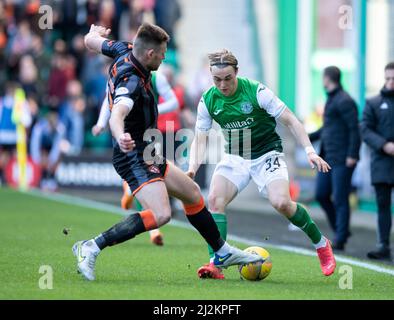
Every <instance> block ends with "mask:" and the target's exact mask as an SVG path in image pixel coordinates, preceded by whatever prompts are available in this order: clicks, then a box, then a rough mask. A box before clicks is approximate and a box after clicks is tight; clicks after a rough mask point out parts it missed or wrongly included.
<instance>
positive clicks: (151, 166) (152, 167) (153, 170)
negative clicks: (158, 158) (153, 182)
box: [148, 164, 160, 173]
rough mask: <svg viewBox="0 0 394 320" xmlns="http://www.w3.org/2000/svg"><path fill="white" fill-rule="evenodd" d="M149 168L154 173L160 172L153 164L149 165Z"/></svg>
mask: <svg viewBox="0 0 394 320" xmlns="http://www.w3.org/2000/svg"><path fill="white" fill-rule="evenodd" d="M148 170H149V171H150V172H152V173H160V169H159V168H158V167H156V166H155V165H153V164H152V165H150V166H149V167H148Z"/></svg>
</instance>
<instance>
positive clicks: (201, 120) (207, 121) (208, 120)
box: [196, 98, 212, 131]
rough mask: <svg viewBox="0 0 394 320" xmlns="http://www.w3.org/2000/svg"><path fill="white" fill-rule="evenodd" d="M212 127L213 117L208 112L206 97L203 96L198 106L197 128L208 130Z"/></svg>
mask: <svg viewBox="0 0 394 320" xmlns="http://www.w3.org/2000/svg"><path fill="white" fill-rule="evenodd" d="M211 128H212V117H211V115H210V114H209V112H208V108H207V106H206V104H205V101H204V98H201V100H200V102H199V104H198V107H197V121H196V130H199V131H208V130H209V129H211Z"/></svg>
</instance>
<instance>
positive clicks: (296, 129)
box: [279, 107, 331, 172]
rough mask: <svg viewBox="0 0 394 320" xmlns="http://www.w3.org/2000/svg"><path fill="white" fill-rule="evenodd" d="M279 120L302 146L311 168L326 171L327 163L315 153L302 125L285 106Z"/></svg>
mask: <svg viewBox="0 0 394 320" xmlns="http://www.w3.org/2000/svg"><path fill="white" fill-rule="evenodd" d="M279 121H280V122H281V123H282V124H284V125H285V126H287V127H288V128H289V129H290V131H291V133H292V134H293V135H294V137H295V138H296V139H297V140H298V142H299V143H300V144H301V145H302V146H303V147H304V149H305V152H306V154H307V157H308V161H309V164H310V165H311V167H312V169H314V168H315V167H317V169H318V170H319V171H322V172H328V171H329V170H330V169H331V167H330V166H329V164H328V163H327V162H326V161H324V160H323V159H322V158H321V157H319V156H318V155H317V153H316V151H315V149H314V148H313V146H312V143H311V141H310V140H309V137H308V134H307V133H306V131H305V129H304V126H303V125H302V123H301V122H300V121H299V120H298V119H297V117H296V116H295V115H294V114H293V113H292V112H291V111H290V110H289V109H288V108H287V107H286V109H285V110H284V111H283V113H282V114H281V115H280V117H279Z"/></svg>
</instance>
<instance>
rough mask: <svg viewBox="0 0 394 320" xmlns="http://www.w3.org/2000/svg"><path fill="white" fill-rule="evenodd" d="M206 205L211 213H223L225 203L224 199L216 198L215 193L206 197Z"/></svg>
mask: <svg viewBox="0 0 394 320" xmlns="http://www.w3.org/2000/svg"><path fill="white" fill-rule="evenodd" d="M208 204H209V210H210V211H211V212H223V211H224V209H225V208H226V205H227V201H226V199H225V198H224V197H220V196H217V195H216V194H215V193H210V194H209V196H208Z"/></svg>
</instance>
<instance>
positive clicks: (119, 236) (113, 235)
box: [94, 213, 146, 250]
mask: <svg viewBox="0 0 394 320" xmlns="http://www.w3.org/2000/svg"><path fill="white" fill-rule="evenodd" d="M145 231H146V229H145V226H144V223H143V221H142V218H141V216H140V214H139V213H134V214H131V215H129V216H127V217H126V218H125V219H123V220H122V221H121V222H119V223H117V224H115V225H114V226H112V227H111V228H109V229H108V230H107V231H105V232H103V233H102V234H100V235H99V236H97V237H96V238H95V239H94V241H95V242H96V244H97V246H98V247H99V248H100V250H102V249H104V248H105V247H108V246H113V245H115V244H118V243H122V242H124V241H127V240H129V239H132V238H134V237H135V236H136V235H138V234H140V233H142V232H145Z"/></svg>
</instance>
